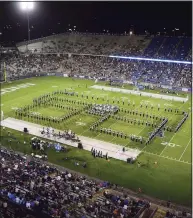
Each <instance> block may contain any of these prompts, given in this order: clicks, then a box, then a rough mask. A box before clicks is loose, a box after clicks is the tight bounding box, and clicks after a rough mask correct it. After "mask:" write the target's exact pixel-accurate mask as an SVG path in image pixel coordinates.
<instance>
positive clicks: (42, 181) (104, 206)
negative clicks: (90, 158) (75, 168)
mask: <svg viewBox="0 0 193 218" xmlns="http://www.w3.org/2000/svg"><path fill="white" fill-rule="evenodd" d="M0 159H1V161H0V172H1V173H0V181H1V183H0V197H3V198H4V199H7V200H9V201H11V202H12V203H14V204H16V205H19V206H22V207H24V208H25V209H28V210H30V211H34V212H38V213H43V214H44V215H45V214H47V215H48V217H49V216H50V217H109V218H110V217H112V215H113V214H120V213H122V214H123V215H124V216H122V217H135V216H136V214H139V213H141V212H142V210H144V209H145V208H146V207H147V206H148V205H149V203H148V202H147V201H143V200H134V199H131V198H128V197H127V196H123V194H121V193H120V195H119V196H117V194H116V195H115V194H113V191H108V190H107V189H109V187H110V186H109V185H110V184H109V183H108V182H95V181H93V180H90V179H87V178H86V177H83V176H79V175H75V174H72V173H70V172H68V171H64V172H61V171H59V170H58V169H56V168H53V167H51V166H49V165H45V164H43V163H41V162H38V161H36V160H35V159H33V160H32V159H31V160H30V159H29V158H27V157H25V156H22V155H19V154H15V153H12V152H10V151H8V150H6V149H1V150H0ZM104 190H106V191H104ZM83 215H84V216H83ZM114 217H116V216H114Z"/></svg>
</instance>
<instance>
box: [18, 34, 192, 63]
mask: <svg viewBox="0 0 193 218" xmlns="http://www.w3.org/2000/svg"><path fill="white" fill-rule="evenodd" d="M28 46H29V49H30V50H31V51H33V52H44V53H72V54H73V53H75V54H92V55H125V56H138V57H139V56H141V57H149V58H159V59H169V60H189V61H190V60H191V54H192V39H191V37H174V36H173V37H169V36H142V35H141V36H139V35H110V34H103V35H99V34H88V33H87V34H81V33H66V34H65V33H64V34H59V35H54V36H49V37H44V38H41V39H36V40H32V41H30V44H29V45H28ZM18 48H19V50H20V51H23V50H25V49H26V43H20V44H18Z"/></svg>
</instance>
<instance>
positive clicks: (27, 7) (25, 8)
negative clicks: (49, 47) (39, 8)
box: [20, 1, 34, 49]
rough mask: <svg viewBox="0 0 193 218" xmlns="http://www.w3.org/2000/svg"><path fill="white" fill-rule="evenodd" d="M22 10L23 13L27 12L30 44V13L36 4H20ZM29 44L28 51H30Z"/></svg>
mask: <svg viewBox="0 0 193 218" xmlns="http://www.w3.org/2000/svg"><path fill="white" fill-rule="evenodd" d="M20 8H21V10H22V11H25V12H26V14H27V32H28V42H29V41H30V25H29V12H30V11H32V10H33V9H34V2H30V1H29V2H28V1H27V2H20ZM28 42H27V49H28Z"/></svg>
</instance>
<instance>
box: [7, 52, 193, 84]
mask: <svg viewBox="0 0 193 218" xmlns="http://www.w3.org/2000/svg"><path fill="white" fill-rule="evenodd" d="M4 61H5V62H6V66H7V72H8V74H9V76H10V77H12V78H14V77H16V78H17V77H18V75H20V76H22V75H24V76H27V75H29V74H30V73H31V74H34V75H36V74H39V73H42V72H48V73H49V72H62V73H66V74H68V75H70V76H75V75H76V76H79V77H81V76H86V77H87V78H92V79H103V80H109V79H112V80H127V81H133V82H135V81H138V82H145V83H152V84H158V85H168V86H174V87H191V81H192V80H191V65H188V64H177V63H163V62H153V61H139V60H125V59H117V58H109V57H99V56H97V57H94V56H87V55H86V56H83V55H72V56H71V57H69V56H67V55H57V54H49V55H46V54H29V55H21V54H17V55H13V54H12V55H5V57H4Z"/></svg>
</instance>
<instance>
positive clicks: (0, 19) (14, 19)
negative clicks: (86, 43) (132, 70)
mask: <svg viewBox="0 0 193 218" xmlns="http://www.w3.org/2000/svg"><path fill="white" fill-rule="evenodd" d="M17 23H19V24H18V25H20V26H18V25H17ZM58 23H60V24H58ZM69 24H71V26H76V27H77V31H80V32H85V31H86V30H88V32H102V31H103V29H108V30H109V32H111V33H123V32H124V31H129V29H130V26H131V25H134V29H135V32H136V33H137V34H143V33H144V31H145V30H148V31H149V32H151V33H156V32H158V31H159V32H160V31H162V32H163V28H166V31H167V32H168V33H170V35H171V34H172V29H174V28H179V29H180V32H181V33H184V32H185V33H186V35H189V36H190V35H191V34H192V30H191V28H192V2H185V1H183V2H36V3H35V8H34V10H33V11H32V12H31V14H30V26H33V29H31V38H32V39H34V38H38V37H41V36H46V35H51V34H52V33H62V32H66V30H67V28H68V29H69V26H68V25H69ZM6 25H10V26H7V27H6ZM5 27H6V28H5ZM0 32H1V33H2V35H1V36H0V40H1V41H6V42H9V41H15V42H18V41H23V40H24V39H27V19H26V14H25V13H24V12H23V11H21V10H19V7H18V2H0Z"/></svg>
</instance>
